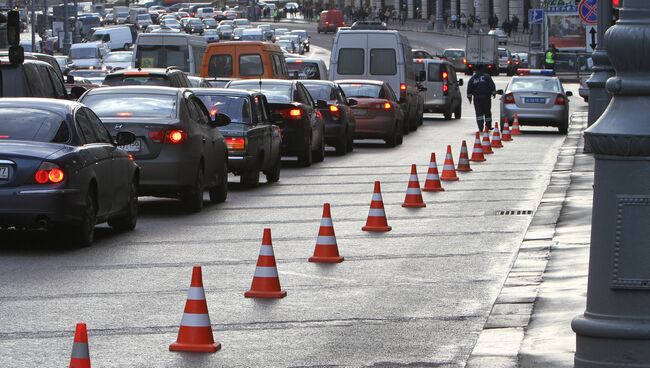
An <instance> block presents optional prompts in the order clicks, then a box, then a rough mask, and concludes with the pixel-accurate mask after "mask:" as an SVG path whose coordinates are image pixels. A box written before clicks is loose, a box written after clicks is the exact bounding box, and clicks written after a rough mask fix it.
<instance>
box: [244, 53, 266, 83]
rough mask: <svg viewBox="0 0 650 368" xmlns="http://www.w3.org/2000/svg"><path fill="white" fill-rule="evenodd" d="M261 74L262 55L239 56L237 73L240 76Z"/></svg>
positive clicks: (262, 68) (262, 69) (262, 70)
mask: <svg viewBox="0 0 650 368" xmlns="http://www.w3.org/2000/svg"><path fill="white" fill-rule="evenodd" d="M262 74H264V66H263V65H262V56H260V55H259V54H250V55H241V56H239V75H241V76H242V77H251V76H258V75H262Z"/></svg>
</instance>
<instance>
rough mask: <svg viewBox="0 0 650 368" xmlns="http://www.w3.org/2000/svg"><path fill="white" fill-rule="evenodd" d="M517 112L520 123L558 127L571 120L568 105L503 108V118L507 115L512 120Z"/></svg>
mask: <svg viewBox="0 0 650 368" xmlns="http://www.w3.org/2000/svg"><path fill="white" fill-rule="evenodd" d="M515 114H517V117H518V121H519V124H520V125H534V126H554V127H558V126H560V125H563V124H567V123H568V120H569V110H568V108H566V107H560V108H558V107H554V108H552V109H544V110H542V109H522V108H516V109H511V108H507V107H505V108H502V109H501V120H502V121H503V120H504V119H505V118H506V117H507V118H508V121H510V122H512V121H513V119H514V117H515Z"/></svg>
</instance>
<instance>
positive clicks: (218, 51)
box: [200, 41, 289, 79]
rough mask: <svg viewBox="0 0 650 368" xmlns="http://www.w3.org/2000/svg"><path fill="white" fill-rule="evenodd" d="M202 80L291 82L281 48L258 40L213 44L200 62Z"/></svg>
mask: <svg viewBox="0 0 650 368" xmlns="http://www.w3.org/2000/svg"><path fill="white" fill-rule="evenodd" d="M200 76H201V77H204V78H207V77H211V78H217V77H219V78H242V79H250V78H255V79H257V78H265V79H289V72H288V70H287V64H286V62H285V59H284V55H283V54H282V49H280V47H279V46H278V45H275V44H272V43H268V42H257V41H236V42H233V41H228V42H219V43H211V44H210V45H208V49H207V51H206V52H205V56H204V57H203V62H202V63H201V73H200Z"/></svg>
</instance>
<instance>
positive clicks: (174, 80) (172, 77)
mask: <svg viewBox="0 0 650 368" xmlns="http://www.w3.org/2000/svg"><path fill="white" fill-rule="evenodd" d="M104 85H106V86H147V85H148V86H166V87H176V88H183V87H187V88H189V87H192V83H191V82H190V80H189V79H188V76H187V75H185V73H183V71H181V70H179V69H175V68H167V69H162V68H160V69H158V68H148V69H122V70H116V71H114V72H112V73H110V74H108V75H106V78H104Z"/></svg>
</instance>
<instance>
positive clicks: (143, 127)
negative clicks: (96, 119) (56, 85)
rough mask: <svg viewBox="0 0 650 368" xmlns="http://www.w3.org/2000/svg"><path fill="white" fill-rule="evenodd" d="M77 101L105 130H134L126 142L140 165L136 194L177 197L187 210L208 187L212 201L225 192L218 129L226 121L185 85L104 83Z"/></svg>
mask: <svg viewBox="0 0 650 368" xmlns="http://www.w3.org/2000/svg"><path fill="white" fill-rule="evenodd" d="M81 101H82V102H83V103H84V104H86V105H87V106H88V107H90V108H92V109H93V110H94V111H95V112H96V113H97V115H99V116H100V117H101V118H102V120H103V122H104V124H105V125H106V127H107V128H108V130H109V132H111V133H112V134H115V133H117V132H118V131H121V130H126V131H131V132H133V133H134V134H135V135H136V137H137V140H136V141H135V142H133V143H132V144H129V145H126V146H124V149H125V150H127V151H128V152H130V153H131V154H132V155H133V157H134V158H135V160H136V162H137V163H138V165H140V167H141V168H142V174H141V175H140V195H150V196H157V197H167V198H180V199H181V200H182V201H183V202H184V204H185V207H186V208H187V210H188V211H190V212H199V211H201V208H202V207H203V191H204V190H205V189H206V188H207V189H208V190H209V192H210V200H211V201H212V202H217V203H218V202H223V201H225V200H226V196H227V194H228V166H227V164H228V151H227V149H226V143H225V141H224V139H223V137H222V136H221V134H220V133H219V130H218V129H216V128H217V127H218V126H224V125H226V124H228V123H229V122H230V121H229V119H228V118H227V117H226V116H225V115H223V114H217V115H215V116H214V117H211V116H210V114H209V113H208V111H207V110H206V108H205V106H203V103H202V102H201V100H199V99H198V98H197V97H196V96H195V95H194V94H193V93H192V92H190V91H188V90H186V89H183V88H170V87H144V86H137V87H136V86H131V87H107V88H98V89H95V90H92V91H90V92H88V93H86V94H85V95H83V96H82V98H81Z"/></svg>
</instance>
